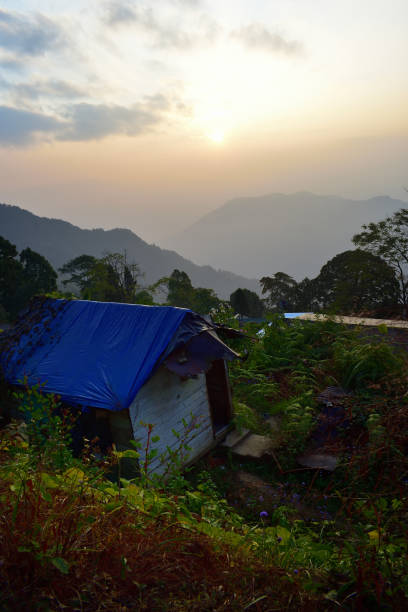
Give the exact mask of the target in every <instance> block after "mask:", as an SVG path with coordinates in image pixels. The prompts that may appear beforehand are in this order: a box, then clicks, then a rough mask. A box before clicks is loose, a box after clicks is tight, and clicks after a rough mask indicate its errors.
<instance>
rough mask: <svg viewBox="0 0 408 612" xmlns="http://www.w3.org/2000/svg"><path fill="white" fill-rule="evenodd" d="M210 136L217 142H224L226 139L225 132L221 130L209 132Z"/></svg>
mask: <svg viewBox="0 0 408 612" xmlns="http://www.w3.org/2000/svg"><path fill="white" fill-rule="evenodd" d="M207 136H208V138H209V139H210V140H211V141H212V142H214V143H215V144H222V143H223V142H224V140H225V134H224V132H222V131H221V130H214V131H213V132H209V133H208V134H207Z"/></svg>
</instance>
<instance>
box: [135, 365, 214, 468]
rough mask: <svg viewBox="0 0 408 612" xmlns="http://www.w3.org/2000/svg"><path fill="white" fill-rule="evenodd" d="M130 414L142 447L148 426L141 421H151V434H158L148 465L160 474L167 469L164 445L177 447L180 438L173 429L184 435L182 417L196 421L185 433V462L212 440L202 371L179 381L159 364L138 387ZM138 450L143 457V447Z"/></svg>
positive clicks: (191, 421)
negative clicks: (151, 459) (188, 432)
mask: <svg viewBox="0 0 408 612" xmlns="http://www.w3.org/2000/svg"><path fill="white" fill-rule="evenodd" d="M129 414H130V419H131V421H132V426H133V432H134V437H135V440H137V441H138V442H140V443H141V444H142V447H144V446H145V445H146V438H147V427H146V426H143V425H141V422H144V423H152V424H153V425H154V429H153V433H152V435H153V436H159V437H160V440H159V441H158V442H156V443H155V444H152V446H151V448H157V449H158V451H159V453H158V457H157V458H156V459H154V460H153V461H152V463H151V464H150V466H149V471H150V472H156V473H159V474H162V473H164V472H165V471H166V469H167V463H168V462H167V461H166V460H165V461H164V462H163V460H162V459H161V458H160V455H163V454H167V455H168V453H167V451H166V448H167V446H169V447H170V448H171V449H172V450H177V449H178V448H179V446H180V440H179V439H177V437H176V436H175V435H174V433H173V431H172V430H173V429H174V430H175V431H176V432H178V433H179V435H180V436H181V438H185V435H186V428H185V427H184V425H183V422H182V420H183V419H185V421H186V422H187V425H188V426H190V425H191V424H192V423H196V424H197V425H199V427H197V428H195V429H193V430H192V431H191V433H190V434H188V435H187V442H188V444H189V446H191V451H189V454H188V457H185V461H184V463H186V462H188V461H192V460H193V459H194V458H195V457H197V456H198V455H200V454H201V453H203V452H204V451H205V450H206V449H207V448H209V447H210V446H211V445H212V443H213V441H214V434H213V427H212V421H211V416H210V409H209V404H208V396H207V388H206V382H205V374H204V373H203V374H199V375H198V377H197V378H189V379H188V380H185V381H182V380H180V378H179V377H178V376H176V375H175V374H173V373H172V372H169V371H168V370H167V369H166V368H165V367H163V366H161V367H160V368H159V369H158V371H157V372H156V373H155V374H154V375H153V376H152V378H151V379H150V380H149V381H148V382H147V383H146V384H145V385H144V386H143V387H142V388H141V390H140V391H139V393H138V394H137V396H136V398H135V400H134V401H133V403H132V404H131V406H130V408H129ZM140 452H141V461H143V459H144V457H143V453H144V450H143V448H142V449H141V451H140ZM184 452H185V451H184Z"/></svg>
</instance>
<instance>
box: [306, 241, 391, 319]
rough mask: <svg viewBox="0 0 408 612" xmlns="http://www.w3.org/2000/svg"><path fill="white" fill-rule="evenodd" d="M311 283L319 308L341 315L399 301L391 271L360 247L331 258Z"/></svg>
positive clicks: (381, 260) (376, 257)
mask: <svg viewBox="0 0 408 612" xmlns="http://www.w3.org/2000/svg"><path fill="white" fill-rule="evenodd" d="M312 282H313V283H314V284H315V287H316V294H317V295H318V301H319V303H320V306H321V308H323V309H330V310H333V311H336V312H341V313H343V314H347V313H352V312H359V311H361V310H363V309H367V308H369V309H375V308H379V307H383V306H391V305H394V304H396V303H397V302H398V295H399V287H398V281H397V279H396V277H395V272H394V270H393V269H392V268H391V266H389V265H388V264H387V263H386V262H385V261H384V260H383V259H381V257H378V256H377V255H373V254H372V253H369V252H366V251H362V250H361V249H355V250H354V251H352V250H350V251H344V253H340V254H339V255H336V256H335V257H333V258H332V259H330V261H328V262H327V263H326V264H325V265H324V266H323V267H322V269H321V271H320V274H319V276H318V277H317V278H316V279H315V280H314V281H312Z"/></svg>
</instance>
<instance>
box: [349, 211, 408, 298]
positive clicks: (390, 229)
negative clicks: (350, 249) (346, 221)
mask: <svg viewBox="0 0 408 612" xmlns="http://www.w3.org/2000/svg"><path fill="white" fill-rule="evenodd" d="M362 230H363V231H361V232H360V233H359V234H355V236H354V237H353V243H354V244H355V245H356V246H357V247H359V248H361V249H363V250H364V251H368V252H369V253H372V254H374V255H378V256H379V257H382V258H383V259H384V260H385V261H386V262H387V263H388V264H389V265H390V266H391V267H392V268H394V270H395V273H396V275H397V278H398V282H399V288H400V291H399V301H400V303H402V304H404V306H406V305H407V304H408V277H407V265H408V209H407V208H401V209H400V210H399V211H397V212H395V213H394V214H393V215H392V216H390V217H386V218H385V219H384V220H383V221H379V222H378V223H368V224H367V225H363V226H362Z"/></svg>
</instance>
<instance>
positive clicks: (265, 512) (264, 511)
mask: <svg viewBox="0 0 408 612" xmlns="http://www.w3.org/2000/svg"><path fill="white" fill-rule="evenodd" d="M259 516H260V517H261V518H266V517H267V516H268V513H267V511H266V510H262V512H260V513H259Z"/></svg>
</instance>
